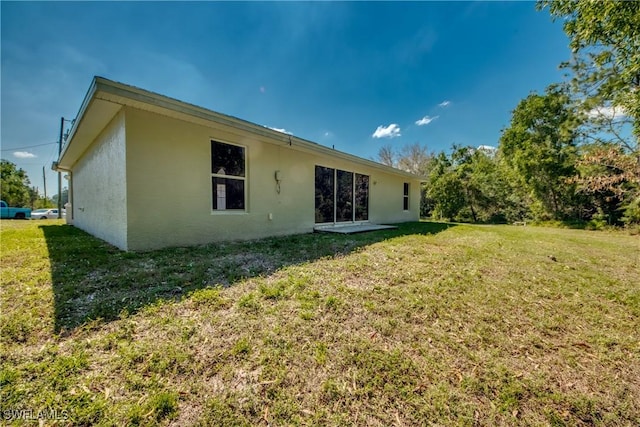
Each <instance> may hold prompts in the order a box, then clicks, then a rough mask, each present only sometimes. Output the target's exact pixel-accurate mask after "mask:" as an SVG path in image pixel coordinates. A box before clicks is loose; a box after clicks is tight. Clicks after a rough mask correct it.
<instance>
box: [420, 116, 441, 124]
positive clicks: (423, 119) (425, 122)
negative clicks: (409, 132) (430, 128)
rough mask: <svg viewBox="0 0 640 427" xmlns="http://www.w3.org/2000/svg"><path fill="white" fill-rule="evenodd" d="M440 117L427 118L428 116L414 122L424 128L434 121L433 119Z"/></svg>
mask: <svg viewBox="0 0 640 427" xmlns="http://www.w3.org/2000/svg"><path fill="white" fill-rule="evenodd" d="M438 117H440V116H434V117H429V116H424V117H423V118H421V119H420V120H418V121H416V124H417V125H418V126H424V125H428V124H429V123H431V122H432V121H434V120H435V119H437V118H438Z"/></svg>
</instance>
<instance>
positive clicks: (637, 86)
mask: <svg viewBox="0 0 640 427" xmlns="http://www.w3.org/2000/svg"><path fill="white" fill-rule="evenodd" d="M545 8H548V9H549V12H550V13H551V16H552V17H553V19H561V20H563V28H564V31H565V33H566V34H567V36H568V37H569V40H570V47H571V49H572V51H573V57H572V58H571V61H570V62H568V63H566V64H564V66H565V67H570V68H571V69H572V70H573V72H574V77H573V83H574V89H577V90H578V91H579V92H581V93H582V94H583V95H584V96H585V97H586V98H587V99H588V100H591V101H595V103H592V105H604V103H605V102H610V103H612V105H613V106H614V107H622V108H624V110H625V111H626V112H627V114H629V115H630V116H631V117H632V118H633V119H634V122H635V123H634V129H635V133H636V137H640V2H637V1H590V0H578V1H576V0H541V1H539V2H538V9H545Z"/></svg>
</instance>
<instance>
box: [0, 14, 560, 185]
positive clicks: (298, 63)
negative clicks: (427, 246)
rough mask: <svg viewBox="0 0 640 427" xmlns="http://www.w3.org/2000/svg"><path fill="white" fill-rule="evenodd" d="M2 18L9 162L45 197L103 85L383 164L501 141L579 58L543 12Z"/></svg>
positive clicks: (4, 121)
mask: <svg viewBox="0 0 640 427" xmlns="http://www.w3.org/2000/svg"><path fill="white" fill-rule="evenodd" d="M0 7H1V13H2V15H1V19H2V28H1V32H2V34H1V36H2V39H1V43H2V46H1V47H2V50H1V55H2V58H1V71H2V75H1V79H2V80H1V83H2V88H1V90H2V92H1V107H2V110H1V119H2V123H1V132H2V134H1V136H2V158H5V159H8V160H10V161H13V162H14V163H16V164H17V165H18V166H19V167H22V168H23V169H25V170H26V171H27V172H28V174H29V177H30V179H31V182H32V184H33V185H35V186H37V187H39V189H40V190H41V191H42V181H43V180H42V166H46V169H47V174H48V175H47V187H48V191H47V193H48V194H49V195H52V194H54V193H56V191H57V189H56V185H57V182H56V181H55V174H54V173H53V172H50V165H51V162H52V161H53V160H54V159H55V157H56V155H57V147H56V145H55V144H51V143H52V142H55V141H57V139H58V133H59V123H60V117H61V116H64V117H65V118H69V119H71V118H74V117H75V115H76V114H77V112H78V109H79V107H80V103H81V102H82V99H83V97H84V95H85V93H86V91H87V89H88V86H89V84H90V82H91V79H92V77H93V76H94V75H100V76H103V77H106V78H109V79H112V80H116V81H120V82H123V83H127V84H131V85H134V86H138V87H141V88H144V89H147V90H151V91H154V92H158V93H161V94H163V95H167V96H171V97H174V98H177V99H180V100H182V101H186V102H189V103H193V104H196V105H199V106H202V107H205V108H209V109H212V110H214V111H218V112H221V113H225V114H229V115H232V116H236V117H239V118H242V119H245V120H248V121H251V122H254V123H258V124H261V125H264V126H269V127H273V128H277V129H283V130H285V131H287V132H291V133H293V134H294V135H296V136H299V137H301V138H305V139H308V140H311V141H314V142H317V143H320V144H324V145H327V146H332V145H334V146H335V148H336V149H339V150H341V151H345V152H348V153H351V154H355V155H358V156H361V157H365V158H375V156H376V154H377V152H378V150H379V149H380V147H381V146H383V145H389V144H390V145H392V146H395V147H402V146H403V145H407V144H412V143H416V142H418V143H420V144H423V145H426V146H427V148H428V149H429V150H430V151H434V152H438V151H442V150H444V151H447V150H449V148H450V147H451V145H452V144H454V143H456V144H461V145H471V146H479V145H494V146H495V145H497V141H498V138H499V136H500V130H501V129H502V128H504V127H505V126H507V125H508V123H509V120H510V114H511V113H510V112H511V110H513V109H514V108H515V106H516V105H517V103H518V102H519V100H521V99H522V98H524V97H526V96H527V95H528V94H529V93H530V92H531V91H532V90H536V91H539V92H541V91H543V90H544V88H545V87H546V86H547V85H549V84H551V83H554V82H559V81H561V80H562V79H563V72H562V71H561V70H559V69H558V65H559V64H560V62H562V61H565V60H567V59H569V56H570V51H569V49H568V47H567V44H568V39H567V38H566V36H565V35H564V33H563V31H562V26H561V23H559V22H556V23H553V22H552V21H551V19H550V17H549V14H548V13H547V12H546V11H543V12H537V11H536V10H535V4H534V3H533V2H411V3H408V2H407V3H405V2H393V3H386V2H375V3H368V2H367V3H365V2H355V3H354V2H349V3H345V2H327V3H297V2H275V3H262V2H251V3H227V2H196V3H173V2H142V3H139V2H137V3H128V2H105V3H100V2H89V3H77V2H64V3H54V2H47V3H33V2H24V3H14V2H5V1H3V2H2V3H1V6H0ZM40 144H46V145H40ZM36 145H40V146H37V147H33V146H36ZM25 147H27V148H25ZM16 153H17V154H16Z"/></svg>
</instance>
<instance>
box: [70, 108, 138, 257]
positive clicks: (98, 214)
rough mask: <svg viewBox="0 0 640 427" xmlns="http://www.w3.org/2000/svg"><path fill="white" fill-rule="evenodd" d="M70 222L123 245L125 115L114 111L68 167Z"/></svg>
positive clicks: (125, 226) (110, 241) (125, 244)
mask: <svg viewBox="0 0 640 427" xmlns="http://www.w3.org/2000/svg"><path fill="white" fill-rule="evenodd" d="M72 179H73V190H72V191H73V196H72V202H73V223H74V225H75V226H76V227H78V228H81V229H83V230H85V231H87V232H89V233H91V234H93V235H94V236H96V237H99V238H101V239H103V240H106V241H107V242H109V243H111V244H113V245H115V246H117V247H119V248H120V249H127V211H126V207H127V199H126V182H127V176H126V169H125V116H124V112H123V111H121V112H120V113H118V114H117V115H116V116H115V117H114V118H113V120H112V121H111V122H110V123H109V124H108V125H107V126H106V127H105V129H104V130H102V132H101V133H100V135H99V136H98V138H96V140H95V141H94V142H93V143H92V144H91V146H90V147H89V148H88V150H87V152H86V153H85V155H84V156H82V157H81V158H80V160H79V161H78V163H77V164H76V165H74V167H73V168H72Z"/></svg>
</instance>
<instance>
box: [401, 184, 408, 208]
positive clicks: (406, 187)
mask: <svg viewBox="0 0 640 427" xmlns="http://www.w3.org/2000/svg"><path fill="white" fill-rule="evenodd" d="M402 203H403V208H404V210H405V211H408V210H409V183H408V182H405V183H404V197H403V198H402Z"/></svg>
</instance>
